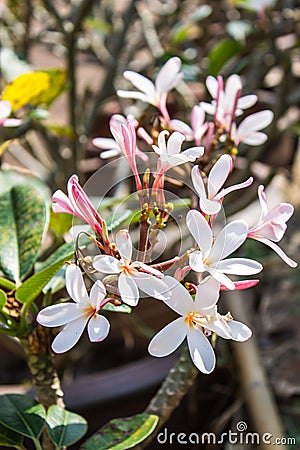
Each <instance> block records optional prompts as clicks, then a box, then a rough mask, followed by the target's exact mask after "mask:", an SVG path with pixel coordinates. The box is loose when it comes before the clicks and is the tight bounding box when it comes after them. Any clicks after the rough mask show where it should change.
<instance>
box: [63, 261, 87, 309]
mask: <svg viewBox="0 0 300 450" xmlns="http://www.w3.org/2000/svg"><path fill="white" fill-rule="evenodd" d="M66 289H67V292H68V294H69V295H70V297H71V298H72V299H73V300H74V301H75V302H77V303H88V302H89V297H88V293H87V290H86V287H85V284H84V281H83V276H82V273H81V270H80V268H79V267H78V266H76V265H75V264H70V265H69V266H68V267H67V269H66Z"/></svg>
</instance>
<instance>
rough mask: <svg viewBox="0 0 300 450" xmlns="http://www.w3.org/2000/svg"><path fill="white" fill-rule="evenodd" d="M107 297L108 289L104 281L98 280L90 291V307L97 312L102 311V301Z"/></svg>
mask: <svg viewBox="0 0 300 450" xmlns="http://www.w3.org/2000/svg"><path fill="white" fill-rule="evenodd" d="M105 295H106V289H105V286H104V284H103V283H102V281H100V280H97V281H96V283H94V284H93V286H92V287H91V291H90V305H91V306H92V307H93V308H95V310H96V311H98V310H99V309H100V305H101V301H102V300H103V299H104V297H105Z"/></svg>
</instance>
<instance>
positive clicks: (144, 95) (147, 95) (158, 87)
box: [117, 57, 183, 121]
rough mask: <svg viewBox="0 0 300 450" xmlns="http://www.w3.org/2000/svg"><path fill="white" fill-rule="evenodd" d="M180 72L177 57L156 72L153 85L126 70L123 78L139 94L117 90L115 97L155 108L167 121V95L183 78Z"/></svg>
mask: <svg viewBox="0 0 300 450" xmlns="http://www.w3.org/2000/svg"><path fill="white" fill-rule="evenodd" d="M180 70H181V61H180V59H179V58H177V57H174V58H170V59H169V60H168V61H167V62H166V63H165V64H164V65H163V66H162V68H161V69H160V71H159V72H158V74H157V77H156V81H155V84H153V83H152V81H150V80H149V79H148V78H146V77H144V76H143V75H140V74H139V73H136V72H133V71H131V70H126V71H125V72H124V77H125V78H126V79H127V80H128V81H130V82H131V83H132V84H133V85H134V87H136V88H137V89H139V91H140V92H138V91H123V90H118V91H117V95H119V96H120V97H124V98H134V99H136V100H141V101H143V102H146V103H149V104H150V105H153V106H156V107H157V108H158V109H159V110H160V112H161V113H162V115H163V116H164V118H165V119H166V120H167V121H169V114H168V112H167V109H166V101H167V95H168V93H169V92H170V91H171V90H172V89H173V88H174V87H175V86H176V85H177V84H178V82H179V81H180V80H181V78H182V77H183V73H182V72H180Z"/></svg>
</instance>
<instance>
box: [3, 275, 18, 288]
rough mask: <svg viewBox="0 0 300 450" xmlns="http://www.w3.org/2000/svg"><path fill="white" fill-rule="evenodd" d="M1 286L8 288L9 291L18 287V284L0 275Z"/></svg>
mask: <svg viewBox="0 0 300 450" xmlns="http://www.w3.org/2000/svg"><path fill="white" fill-rule="evenodd" d="M0 286H1V287H3V288H4V289H8V290H9V291H13V290H14V289H16V285H15V284H14V283H13V282H12V281H10V280H7V279H6V278H2V277H0Z"/></svg>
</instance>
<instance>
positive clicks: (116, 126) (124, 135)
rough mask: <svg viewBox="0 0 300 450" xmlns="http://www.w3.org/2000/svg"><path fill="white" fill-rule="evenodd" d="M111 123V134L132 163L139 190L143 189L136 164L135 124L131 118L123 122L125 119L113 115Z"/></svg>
mask: <svg viewBox="0 0 300 450" xmlns="http://www.w3.org/2000/svg"><path fill="white" fill-rule="evenodd" d="M109 125H110V131H111V134H112V135H113V137H114V139H115V141H116V142H117V144H118V147H119V148H120V150H121V152H122V153H123V155H124V156H125V157H126V159H127V161H128V164H129V165H130V168H131V170H132V173H133V175H134V179H135V183H136V188H137V191H140V190H142V184H141V180H140V177H139V174H138V170H137V165H136V155H137V147H136V131H135V128H134V125H133V123H132V121H131V119H126V122H125V123H123V121H121V120H118V119H115V118H114V117H112V119H111V121H110V124H109Z"/></svg>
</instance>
